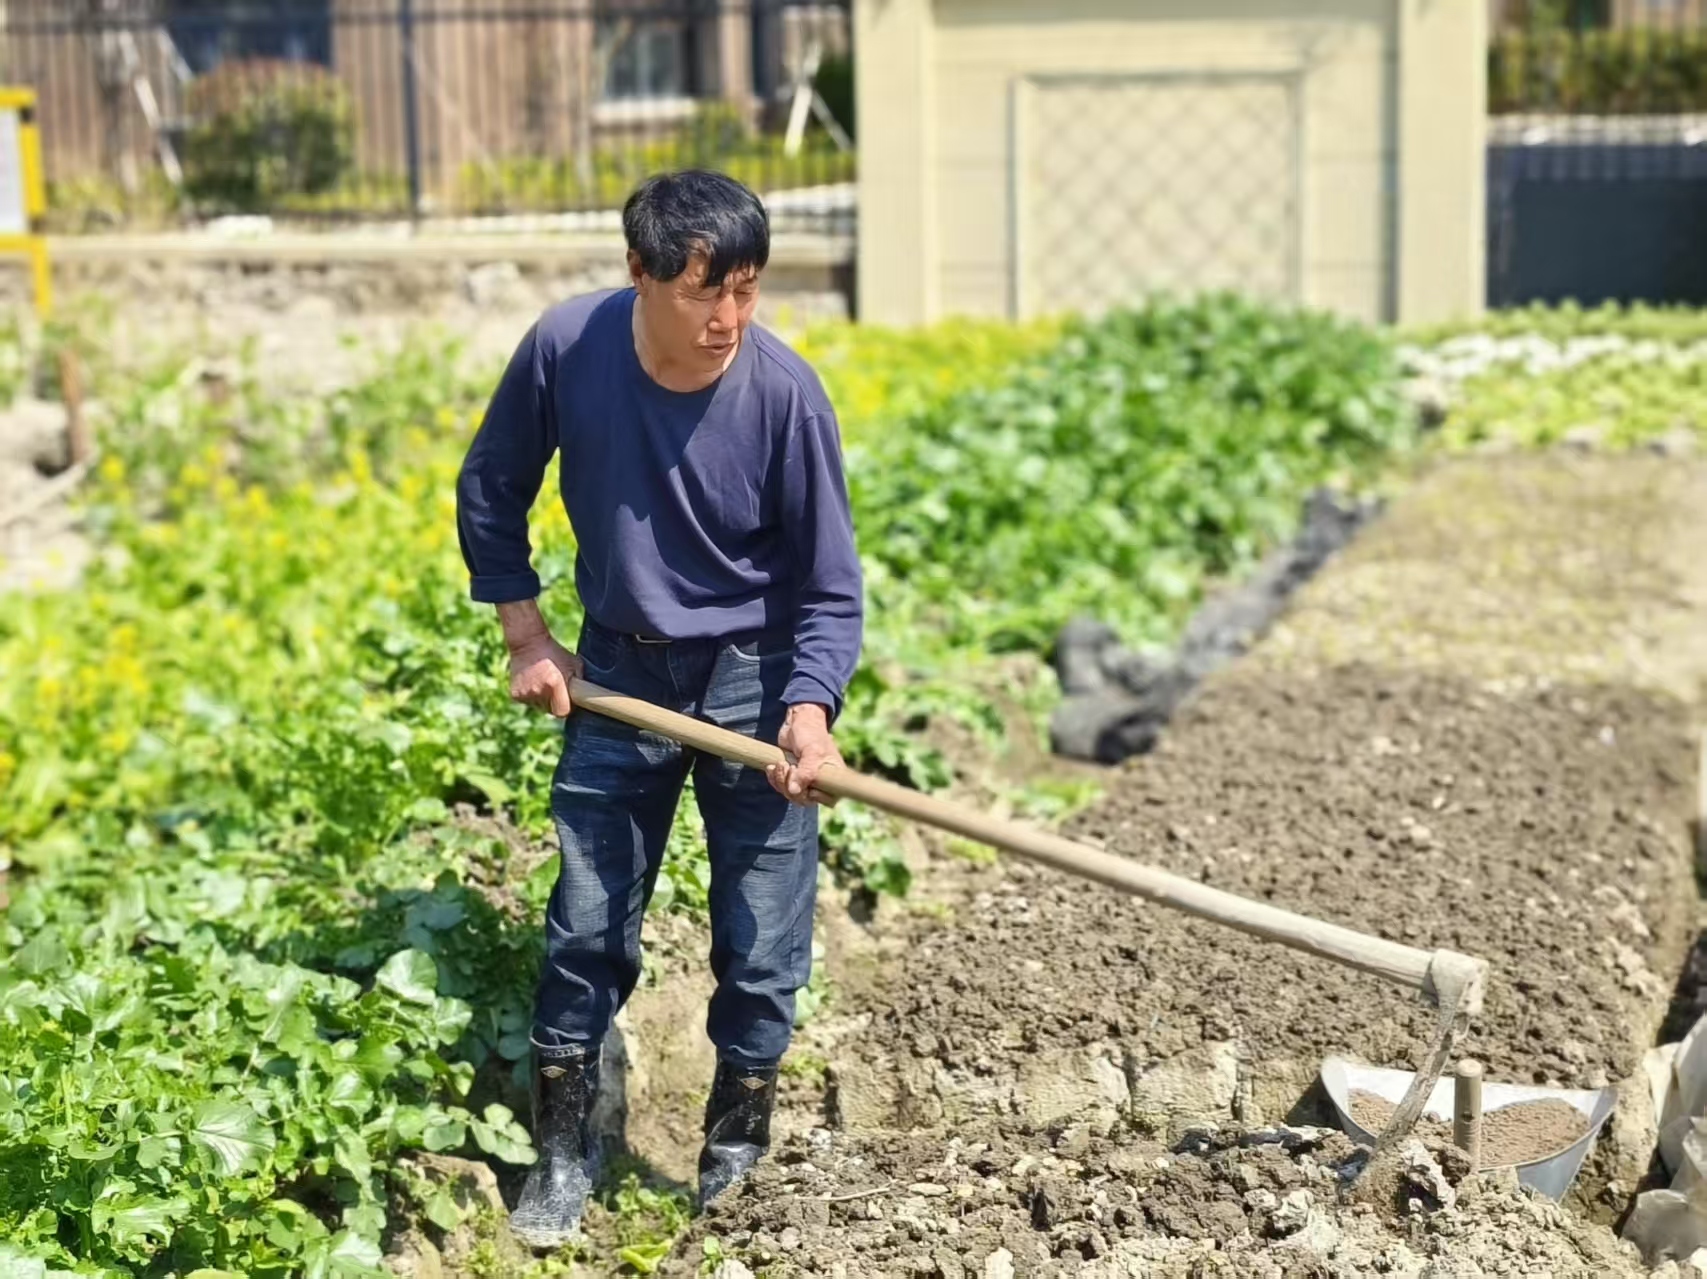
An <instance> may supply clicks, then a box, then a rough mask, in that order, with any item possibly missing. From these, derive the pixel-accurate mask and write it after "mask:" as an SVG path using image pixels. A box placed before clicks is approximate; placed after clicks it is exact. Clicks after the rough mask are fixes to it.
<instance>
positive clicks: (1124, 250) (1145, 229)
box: [1013, 73, 1303, 315]
mask: <svg viewBox="0 0 1707 1279" xmlns="http://www.w3.org/2000/svg"><path fill="white" fill-rule="evenodd" d="M1014 126H1015V139H1014V144H1015V145H1014V149H1013V157H1014V158H1013V163H1014V171H1013V178H1014V192H1013V197H1014V200H1013V205H1014V215H1015V227H1014V252H1015V261H1014V264H1013V279H1014V310H1015V312H1016V313H1018V314H1020V315H1036V314H1039V313H1045V312H1052V311H1063V310H1071V311H1079V312H1082V313H1087V314H1095V313H1097V312H1099V311H1102V310H1106V309H1107V308H1109V307H1111V306H1115V305H1120V304H1124V303H1130V302H1134V301H1136V300H1138V298H1140V297H1141V296H1142V295H1143V294H1145V293H1147V292H1154V291H1158V290H1165V291H1169V292H1174V293H1191V292H1196V291H1199V290H1204V289H1237V290H1239V291H1241V292H1246V293H1253V294H1258V295H1262V296H1268V297H1278V298H1284V299H1294V300H1295V299H1297V297H1298V295H1299V287H1300V277H1301V274H1302V269H1301V262H1300V259H1301V256H1302V254H1301V247H1300V242H1299V237H1300V230H1299V228H1300V226H1301V225H1302V217H1301V211H1300V207H1299V202H1300V185H1301V169H1302V164H1303V149H1302V122H1301V120H1300V118H1299V94H1298V82H1297V79H1296V77H1293V76H1288V75H1262V74H1242V73H1241V74H1221V73H1201V74H1137V75H1094V76H1093V75H1084V76H1039V77H1033V78H1029V79H1026V80H1023V81H1021V82H1019V83H1018V84H1017V85H1016V97H1015V102H1014Z"/></svg>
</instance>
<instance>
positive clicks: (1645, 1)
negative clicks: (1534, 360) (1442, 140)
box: [1488, 0, 1707, 306]
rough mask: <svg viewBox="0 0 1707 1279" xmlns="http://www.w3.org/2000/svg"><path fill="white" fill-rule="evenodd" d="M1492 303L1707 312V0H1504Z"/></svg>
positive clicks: (1493, 176) (1491, 190)
mask: <svg viewBox="0 0 1707 1279" xmlns="http://www.w3.org/2000/svg"><path fill="white" fill-rule="evenodd" d="M1495 19H1496V21H1495V27H1494V33H1493V40H1492V43H1491V45H1490V49H1489V63H1488V99H1489V109H1490V111H1491V112H1492V118H1491V120H1490V121H1489V126H1490V127H1489V138H1488V302H1489V304H1490V305H1493V306H1510V305H1517V304H1522V303H1527V302H1562V301H1566V300H1574V301H1577V302H1580V303H1582V304H1584V305H1592V304H1595V303H1598V302H1604V301H1618V302H1636V301H1644V302H1675V303H1696V304H1700V303H1707V0H1550V2H1548V0H1528V3H1526V4H1519V3H1516V0H1506V2H1505V3H1504V4H1497V5H1496V8H1495Z"/></svg>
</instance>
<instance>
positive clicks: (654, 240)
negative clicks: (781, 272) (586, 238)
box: [622, 169, 771, 288]
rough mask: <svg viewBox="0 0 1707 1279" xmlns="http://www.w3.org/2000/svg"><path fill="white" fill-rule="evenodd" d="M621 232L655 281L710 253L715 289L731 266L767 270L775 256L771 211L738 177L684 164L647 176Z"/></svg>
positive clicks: (709, 274)
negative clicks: (673, 170)
mask: <svg viewBox="0 0 1707 1279" xmlns="http://www.w3.org/2000/svg"><path fill="white" fill-rule="evenodd" d="M622 233H623V235H624V236H625V237H626V238H627V240H628V247H629V248H630V249H631V250H633V252H634V253H636V254H637V255H638V256H639V258H640V266H641V269H642V270H644V271H645V272H646V274H647V275H649V276H651V277H652V278H653V279H654V280H673V279H675V278H676V277H677V276H678V275H680V274H681V273H682V272H683V271H685V270H687V266H688V258H689V257H690V256H692V254H693V253H694V251H695V250H698V251H699V252H702V253H704V254H705V256H706V258H707V261H706V265H705V283H706V284H707V285H708V286H710V287H712V288H716V287H718V286H719V285H721V284H722V283H723V279H724V277H725V276H727V275H728V274H729V272H731V271H740V270H745V269H747V268H748V267H751V268H752V269H753V270H755V271H762V270H764V267H765V263H766V262H767V261H768V260H769V259H770V253H771V230H770V215H769V214H767V213H766V212H765V206H764V205H763V204H762V203H760V201H759V197H758V196H756V195H754V194H753V193H752V192H751V191H750V190H748V189H747V188H746V187H745V186H743V185H742V184H741V183H739V182H737V181H735V179H734V178H731V177H729V176H727V175H726V174H722V173H712V172H709V171H707V170H704V169H685V170H683V171H681V172H680V173H664V174H659V175H657V176H656V177H651V178H647V179H646V181H644V182H642V183H641V184H640V185H639V186H638V187H636V188H635V190H634V193H633V194H632V195H630V196H629V197H628V202H627V203H626V204H624V205H623V207H622Z"/></svg>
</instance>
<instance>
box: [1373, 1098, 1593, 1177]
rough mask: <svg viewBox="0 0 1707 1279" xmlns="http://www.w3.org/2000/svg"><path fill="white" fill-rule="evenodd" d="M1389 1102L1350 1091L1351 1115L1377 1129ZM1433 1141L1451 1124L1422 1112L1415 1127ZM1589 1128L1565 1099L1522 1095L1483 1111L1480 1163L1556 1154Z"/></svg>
mask: <svg viewBox="0 0 1707 1279" xmlns="http://www.w3.org/2000/svg"><path fill="white" fill-rule="evenodd" d="M1393 1109H1394V1107H1393V1104H1392V1103H1391V1102H1390V1101H1388V1100H1387V1099H1386V1098H1385V1097H1381V1096H1378V1095H1377V1094H1375V1093H1372V1092H1363V1091H1356V1092H1353V1093H1352V1094H1351V1117H1352V1118H1353V1119H1355V1120H1357V1122H1358V1123H1359V1124H1360V1125H1361V1126H1362V1127H1363V1129H1364V1130H1365V1131H1366V1132H1374V1133H1378V1132H1380V1131H1381V1130H1382V1129H1384V1128H1385V1127H1386V1126H1387V1122H1388V1121H1389V1120H1390V1119H1392V1117H1393ZM1413 1131H1415V1132H1416V1134H1417V1135H1418V1136H1421V1137H1424V1138H1427V1139H1432V1140H1434V1141H1436V1142H1450V1141H1452V1140H1453V1133H1452V1125H1451V1124H1449V1123H1445V1122H1443V1121H1441V1120H1439V1119H1434V1118H1431V1117H1430V1116H1428V1115H1424V1116H1423V1117H1422V1118H1421V1119H1420V1120H1418V1121H1417V1125H1416V1128H1415V1129H1414V1130H1413ZM1586 1132H1588V1117H1587V1116H1586V1115H1584V1114H1583V1113H1582V1111H1580V1110H1578V1109H1577V1108H1576V1107H1575V1106H1573V1105H1571V1104H1570V1103H1569V1102H1564V1101H1556V1100H1545V1101H1520V1102H1516V1103H1514V1104H1512V1105H1510V1106H1501V1107H1500V1108H1499V1109H1497V1110H1488V1111H1484V1112H1483V1114H1482V1158H1481V1162H1482V1166H1483V1167H1486V1168H1503V1167H1506V1166H1507V1165H1511V1164H1521V1163H1528V1162H1530V1161H1531V1160H1535V1159H1545V1158H1547V1157H1548V1156H1549V1155H1556V1154H1558V1153H1559V1152H1560V1151H1561V1150H1564V1149H1565V1148H1566V1147H1568V1146H1571V1145H1573V1144H1575V1143H1576V1142H1577V1141H1578V1140H1579V1139H1580V1138H1581V1137H1582V1136H1583V1134H1584V1133H1586Z"/></svg>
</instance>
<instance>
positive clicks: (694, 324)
mask: <svg viewBox="0 0 1707 1279" xmlns="http://www.w3.org/2000/svg"><path fill="white" fill-rule="evenodd" d="M705 267H706V260H705V258H704V257H702V256H701V255H699V254H697V253H696V254H694V255H693V256H692V257H690V258H689V259H688V265H687V269H686V270H685V271H683V272H682V273H681V274H680V275H679V276H677V277H676V278H675V279H673V280H654V279H653V278H652V277H651V276H648V275H645V274H644V273H642V272H641V271H640V269H639V267H638V266H635V267H634V268H633V274H634V284H635V288H636V289H638V290H639V292H640V297H641V301H642V302H643V303H644V305H645V307H646V320H647V329H648V331H649V333H650V334H651V336H652V338H653V340H654V341H656V342H657V343H658V345H659V347H660V348H661V349H660V350H659V351H658V354H659V355H660V356H662V357H663V358H664V359H666V360H668V361H669V362H670V363H672V364H675V365H677V366H678V367H687V368H696V369H720V368H722V367H723V366H724V365H725V364H727V363H728V361H729V357H730V356H731V355H732V354H733V353H734V350H735V346H736V343H738V342H739V341H740V339H741V335H742V334H743V333H744V332H745V331H746V328H747V325H748V324H749V323H751V322H752V319H753V308H754V307H756V306H757V305H758V301H759V273H758V272H757V271H755V270H754V269H752V268H751V267H747V268H745V269H744V270H736V271H731V272H729V273H728V274H727V275H726V276H724V277H723V282H722V283H721V284H720V285H717V286H709V285H707V284H706V283H705Z"/></svg>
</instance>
